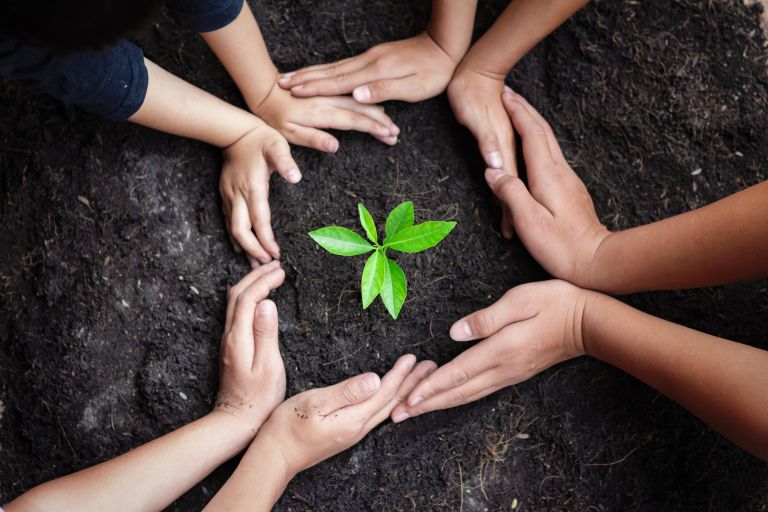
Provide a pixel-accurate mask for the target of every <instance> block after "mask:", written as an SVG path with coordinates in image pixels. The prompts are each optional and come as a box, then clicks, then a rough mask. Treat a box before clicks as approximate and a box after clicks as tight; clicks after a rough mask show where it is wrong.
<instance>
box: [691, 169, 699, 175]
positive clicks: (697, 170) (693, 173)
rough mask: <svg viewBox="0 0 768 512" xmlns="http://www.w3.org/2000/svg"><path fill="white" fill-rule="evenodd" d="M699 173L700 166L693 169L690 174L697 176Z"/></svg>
mask: <svg viewBox="0 0 768 512" xmlns="http://www.w3.org/2000/svg"><path fill="white" fill-rule="evenodd" d="M699 174H701V167H699V168H698V169H694V170H693V171H691V176H698V175H699Z"/></svg>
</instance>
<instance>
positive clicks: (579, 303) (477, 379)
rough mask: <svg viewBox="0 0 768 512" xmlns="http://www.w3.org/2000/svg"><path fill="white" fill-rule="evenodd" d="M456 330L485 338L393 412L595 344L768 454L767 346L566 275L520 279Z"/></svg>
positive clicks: (516, 378) (480, 392)
mask: <svg viewBox="0 0 768 512" xmlns="http://www.w3.org/2000/svg"><path fill="white" fill-rule="evenodd" d="M451 337H452V338H453V339H454V340H457V341H462V342H464V341H469V340H478V339H482V340H483V341H481V342H480V343H478V344H476V345H474V346H472V347H471V348H469V349H467V350H466V351H465V352H463V353H462V354H460V355H459V356H458V357H456V359H454V360H453V361H451V362H449V363H447V364H445V365H443V366H442V367H441V368H438V369H437V371H435V372H434V373H432V374H431V375H429V376H428V377H427V378H425V379H424V380H423V381H422V382H421V383H420V384H418V385H417V386H416V388H415V389H414V390H413V391H412V392H411V394H410V395H409V397H408V401H407V402H406V403H404V404H402V405H400V406H398V407H397V408H395V410H394V411H393V412H392V418H393V419H394V421H403V420H405V419H407V418H408V417H413V416H417V415H419V414H423V413H425V412H428V411H434V410H437V409H445V408H449V407H455V406H457V405H461V404H464V403H467V402H471V401H474V400H477V399H479V398H482V397H484V396H486V395H488V394H490V393H493V392H494V391H496V390H498V389H501V388H503V387H506V386H510V385H513V384H516V383H518V382H522V381H524V380H526V379H528V378H530V377H532V376H534V375H536V374H537V373H539V372H541V371H543V370H544V369H546V368H549V367H550V366H552V365H554V364H557V363H559V362H561V361H565V360H567V359H570V358H573V357H577V356H580V355H583V354H588V355H591V356H593V357H595V358H597V359H600V360H602V361H605V362H606V363H609V364H612V365H614V366H616V367H618V368H621V369H623V370H625V371H626V372H628V373H630V374H632V375H634V376H635V377H637V378H638V379H640V380H642V381H643V382H645V383H646V384H648V385H650V386H652V387H654V388H656V389H657V390H659V391H660V392H662V393H664V394H665V395H667V396H669V397H670V398H672V399H673V400H676V401H677V402H679V403H680V404H681V405H683V406H684V407H686V408H687V409H688V410H690V411H691V412H692V413H693V414H695V415H696V416H698V417H699V418H701V419H702V420H703V421H705V422H706V423H708V424H709V425H711V426H712V427H713V428H715V429H716V430H718V431H719V432H720V433H722V434H723V435H724V436H726V437H727V438H728V439H730V440H731V441H733V442H734V443H736V444H737V445H739V446H741V447H742V448H744V449H745V450H748V451H750V452H752V453H754V454H755V455H757V456H758V457H761V458H764V459H768V401H767V400H766V399H765V397H766V390H768V351H764V350H759V349H757V348H754V347H750V346H747V345H743V344H741V343H736V342H733V341H728V340H724V339H721V338H716V337H714V336H709V335H707V334H703V333H700V332H697V331H694V330H692V329H688V328H685V327H682V326H679V325H676V324H673V323H670V322H667V321H664V320H661V319H659V318H655V317H652V316H650V315H646V314H644V313H641V312H640V311H637V310H635V309H633V308H631V307H629V306H627V305H625V304H623V303H621V302H619V301H617V300H615V299H612V298H610V297H608V296H605V295H602V294H599V293H597V292H591V291H586V290H583V289H580V288H577V287H575V286H573V285H571V284H568V283H565V282H563V281H546V282H541V283H531V284H527V285H522V286H518V287H517V288H513V289H512V290H510V291H509V292H507V293H506V294H505V295H504V297H502V298H501V299H500V300H499V301H498V302H496V303H495V304H493V305H491V306H490V307H488V308H486V309H483V310H480V311H478V312H475V313H473V314H471V315H469V316H468V317H466V318H464V319H462V320H460V321H458V322H456V323H455V324H454V325H453V326H452V327H451Z"/></svg>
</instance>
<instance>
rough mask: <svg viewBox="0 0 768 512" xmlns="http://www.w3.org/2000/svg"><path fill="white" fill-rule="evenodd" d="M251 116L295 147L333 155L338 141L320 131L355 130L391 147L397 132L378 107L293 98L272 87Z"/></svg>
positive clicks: (336, 98)
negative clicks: (254, 115) (261, 120)
mask: <svg viewBox="0 0 768 512" xmlns="http://www.w3.org/2000/svg"><path fill="white" fill-rule="evenodd" d="M251 110H252V111H253V113H254V114H256V115H257V116H259V117H260V118H262V119H263V120H264V121H266V122H267V123H269V125H270V126H272V127H273V128H275V129H276V130H278V131H279V132H280V133H282V134H283V135H284V136H285V138H286V139H288V141H290V142H291V143H292V144H298V145H299V146H306V147H309V148H313V149H317V150H320V151H325V152H328V153H335V152H336V151H337V150H338V149H339V141H338V139H336V137H334V136H333V135H331V134H330V133H328V132H325V131H323V129H327V128H330V129H336V130H355V131H358V132H364V133H368V134H370V135H371V136H373V137H374V138H376V139H378V140H380V141H381V142H383V143H385V144H388V145H390V146H391V145H394V144H396V143H397V135H398V134H399V133H400V129H399V128H398V127H397V126H396V125H395V123H393V122H392V119H390V118H389V116H388V115H387V114H386V113H384V109H383V108H382V107H380V106H378V105H362V104H360V103H358V102H356V101H355V100H354V99H352V98H350V97H349V96H327V97H326V96H318V97H315V98H297V97H295V96H292V95H291V93H290V92H289V91H286V90H285V89H282V88H281V87H280V86H278V85H277V83H275V84H274V85H273V87H272V89H271V90H270V91H269V94H268V95H267V97H266V98H265V99H264V100H262V101H261V103H260V104H258V105H252V106H251Z"/></svg>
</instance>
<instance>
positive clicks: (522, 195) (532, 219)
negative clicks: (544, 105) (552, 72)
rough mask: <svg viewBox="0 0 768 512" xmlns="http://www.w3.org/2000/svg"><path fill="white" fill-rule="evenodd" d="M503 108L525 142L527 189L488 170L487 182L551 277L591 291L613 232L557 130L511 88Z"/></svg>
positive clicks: (497, 172)
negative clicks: (570, 161)
mask: <svg viewBox="0 0 768 512" xmlns="http://www.w3.org/2000/svg"><path fill="white" fill-rule="evenodd" d="M503 102H504V107H505V108H506V110H507V112H508V113H509V117H510V119H511V121H512V123H513V126H514V128H515V130H516V131H517V133H519V134H520V137H521V138H522V141H523V158H524V159H525V164H526V170H527V176H528V187H527V188H526V186H525V184H524V183H523V182H522V181H521V180H520V179H518V178H517V177H515V176H511V175H509V174H506V173H503V172H500V171H498V170H495V169H488V170H487V171H486V173H485V177H486V180H487V182H488V184H489V185H490V187H491V189H492V190H493V192H494V194H495V195H496V197H498V199H499V200H500V201H501V202H502V203H503V204H504V205H505V206H506V207H507V208H508V209H509V210H510V212H511V213H512V219H513V224H514V228H515V232H516V233H517V235H518V236H519V237H520V239H521V240H522V242H523V244H525V246H526V248H527V249H528V251H529V252H530V253H531V255H532V256H533V257H534V258H536V260H537V261H538V262H539V264H541V266H543V267H544V268H545V269H546V270H547V271H548V272H549V273H550V274H552V275H553V276H554V277H558V278H560V279H565V280H567V281H570V282H571V283H574V284H576V285H578V286H583V287H585V288H591V287H592V281H593V279H592V277H591V276H592V274H593V273H594V271H595V269H594V264H593V262H594V261H596V255H597V253H598V251H599V248H600V247H601V245H602V244H603V243H604V241H605V240H606V239H607V238H608V237H609V236H610V235H611V233H610V232H609V231H608V230H607V229H606V228H605V226H603V225H602V224H601V223H600V220H599V219H598V218H597V214H596V213H595V207H594V205H593V203H592V198H591V197H590V196H589V192H587V189H586V187H585V186H584V183H583V182H582V181H581V180H580V179H579V177H578V176H577V175H576V173H575V172H573V169H571V167H570V166H569V165H568V162H567V161H566V160H565V157H564V156H563V153H562V151H561V150H560V146H559V144H558V143H557V140H556V139H555V136H554V133H553V132H552V128H551V127H550V126H549V124H548V123H547V122H546V121H545V120H544V119H543V118H542V117H541V115H539V113H538V112H537V111H536V110H535V109H534V108H533V107H532V106H531V105H530V104H529V103H528V102H527V101H526V100H525V99H524V98H523V97H522V96H520V95H519V94H515V93H514V92H512V91H511V90H510V89H507V90H506V91H505V93H504V96H503Z"/></svg>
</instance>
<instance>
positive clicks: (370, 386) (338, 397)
mask: <svg viewBox="0 0 768 512" xmlns="http://www.w3.org/2000/svg"><path fill="white" fill-rule="evenodd" d="M380 388H381V379H379V376H378V375H376V374H375V373H370V372H369V373H363V374H361V375H356V376H354V377H352V378H351V379H347V380H345V381H342V382H339V383H337V384H334V385H333V386H328V387H327V388H323V389H322V390H319V391H320V392H322V394H323V395H324V397H325V399H324V400H321V402H322V405H321V406H320V408H319V409H318V413H319V414H320V415H322V416H328V415H329V414H332V413H333V412H335V411H338V410H339V409H343V408H344V407H349V406H351V405H355V404H359V403H362V402H364V401H366V400H367V399H368V398H370V397H371V396H373V395H374V394H376V392H377V391H378V390H379V389H380Z"/></svg>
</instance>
